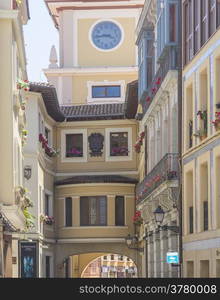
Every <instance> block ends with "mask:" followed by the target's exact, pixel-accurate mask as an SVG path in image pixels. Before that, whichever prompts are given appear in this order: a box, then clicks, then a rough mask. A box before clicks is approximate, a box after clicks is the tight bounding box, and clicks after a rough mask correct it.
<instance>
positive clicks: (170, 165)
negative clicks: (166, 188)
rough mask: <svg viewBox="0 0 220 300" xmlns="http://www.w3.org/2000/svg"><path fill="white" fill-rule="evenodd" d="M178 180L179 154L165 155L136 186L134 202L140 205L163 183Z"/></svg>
mask: <svg viewBox="0 0 220 300" xmlns="http://www.w3.org/2000/svg"><path fill="white" fill-rule="evenodd" d="M178 179H179V154H178V153H167V154H166V155H165V156H164V157H163V158H162V159H161V160H160V161H159V162H158V164H157V165H156V166H155V167H154V168H153V169H152V170H151V171H150V173H148V174H147V175H146V176H145V178H144V180H143V181H142V182H141V183H139V184H138V185H137V186H136V200H137V203H140V202H141V201H142V200H143V199H145V198H146V197H147V196H149V195H150V194H151V193H152V192H153V191H154V190H155V189H156V188H157V187H159V186H160V185H161V184H162V183H163V182H165V181H170V180H178Z"/></svg>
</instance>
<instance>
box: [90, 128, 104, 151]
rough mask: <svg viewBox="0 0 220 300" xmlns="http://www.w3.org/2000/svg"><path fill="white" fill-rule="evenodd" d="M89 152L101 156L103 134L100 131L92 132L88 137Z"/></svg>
mask: <svg viewBox="0 0 220 300" xmlns="http://www.w3.org/2000/svg"><path fill="white" fill-rule="evenodd" d="M88 141H89V149H90V150H91V152H90V153H89V154H90V155H91V156H102V154H103V152H102V150H103V147H104V136H103V135H102V134H101V133H92V134H90V136H89V137H88Z"/></svg>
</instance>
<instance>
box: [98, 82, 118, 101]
mask: <svg viewBox="0 0 220 300" xmlns="http://www.w3.org/2000/svg"><path fill="white" fill-rule="evenodd" d="M120 97H121V86H120V85H106V86H105V85H103V86H93V87H92V98H120Z"/></svg>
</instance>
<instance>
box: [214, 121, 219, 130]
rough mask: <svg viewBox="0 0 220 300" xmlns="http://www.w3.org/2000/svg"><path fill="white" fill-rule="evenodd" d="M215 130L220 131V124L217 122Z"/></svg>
mask: <svg viewBox="0 0 220 300" xmlns="http://www.w3.org/2000/svg"><path fill="white" fill-rule="evenodd" d="M215 130H217V131H218V130H220V122H217V123H216V124H215Z"/></svg>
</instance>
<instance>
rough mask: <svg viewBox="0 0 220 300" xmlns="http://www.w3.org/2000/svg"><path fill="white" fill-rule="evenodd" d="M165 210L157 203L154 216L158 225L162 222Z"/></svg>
mask: <svg viewBox="0 0 220 300" xmlns="http://www.w3.org/2000/svg"><path fill="white" fill-rule="evenodd" d="M164 215H165V212H164V210H163V209H162V207H161V206H160V205H159V206H158V207H157V208H156V209H155V211H154V218H155V221H156V223H157V224H158V225H160V224H162V223H163V219H164Z"/></svg>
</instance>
